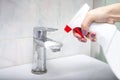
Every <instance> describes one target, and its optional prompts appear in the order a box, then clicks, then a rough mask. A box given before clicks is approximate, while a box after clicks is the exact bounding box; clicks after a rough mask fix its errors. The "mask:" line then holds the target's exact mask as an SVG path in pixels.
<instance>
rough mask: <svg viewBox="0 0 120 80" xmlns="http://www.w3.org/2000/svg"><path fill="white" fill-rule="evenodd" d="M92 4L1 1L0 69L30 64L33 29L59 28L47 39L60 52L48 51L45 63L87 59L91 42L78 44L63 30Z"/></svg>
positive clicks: (79, 0) (90, 0)
mask: <svg viewBox="0 0 120 80" xmlns="http://www.w3.org/2000/svg"><path fill="white" fill-rule="evenodd" d="M84 3H88V4H89V5H90V6H91V8H92V5H93V0H0V68H3V67H9V66H14V65H20V64H25V63H29V62H31V61H32V54H33V52H32V49H33V39H32V37H33V28H34V27H36V26H41V27H52V28H58V29H59V30H58V31H56V32H53V33H48V37H50V38H52V39H54V40H57V41H60V42H62V43H63V47H62V50H61V52H57V53H52V52H51V51H49V50H48V51H47V59H53V58H59V57H65V56H71V55H76V54H86V55H90V46H91V45H90V42H89V41H88V42H87V43H86V44H84V43H81V42H79V41H78V40H77V39H76V38H74V37H73V35H72V33H69V34H67V33H65V32H64V31H63V28H64V26H65V24H66V23H67V22H69V21H70V19H71V18H72V17H73V16H74V14H75V13H76V12H77V11H78V10H79V8H80V7H81V6H82V5H83V4H84Z"/></svg>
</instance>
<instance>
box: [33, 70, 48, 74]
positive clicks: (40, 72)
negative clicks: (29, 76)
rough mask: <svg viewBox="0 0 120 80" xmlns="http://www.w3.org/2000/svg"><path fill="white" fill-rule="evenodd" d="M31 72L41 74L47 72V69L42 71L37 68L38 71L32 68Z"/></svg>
mask: <svg viewBox="0 0 120 80" xmlns="http://www.w3.org/2000/svg"><path fill="white" fill-rule="evenodd" d="M31 72H32V73H33V74H38V75H41V74H44V73H46V72H47V70H44V71H41V70H39V71H36V70H32V71H31Z"/></svg>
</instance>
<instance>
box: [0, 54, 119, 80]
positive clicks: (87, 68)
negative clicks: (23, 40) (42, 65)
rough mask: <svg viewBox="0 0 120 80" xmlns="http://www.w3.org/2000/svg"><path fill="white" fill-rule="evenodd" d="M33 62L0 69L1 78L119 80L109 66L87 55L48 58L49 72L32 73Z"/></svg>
mask: <svg viewBox="0 0 120 80" xmlns="http://www.w3.org/2000/svg"><path fill="white" fill-rule="evenodd" d="M31 67H32V65H31V64H25V65H21V66H15V67H10V68H4V69H0V80H7V79H8V80H36V79H37V80H38V79H39V80H41V79H42V80H46V79H47V80H48V79H51V80H53V79H54V80H67V79H70V80H76V79H79V80H118V79H117V78H116V76H115V75H114V74H113V72H112V71H111V69H110V68H109V66H108V65H107V64H105V63H103V62H101V61H98V60H96V59H94V58H91V57H89V56H85V55H75V56H70V57H64V58H58V59H52V60H47V73H46V74H42V75H35V74H32V73H31Z"/></svg>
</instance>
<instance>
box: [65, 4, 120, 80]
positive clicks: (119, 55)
mask: <svg viewBox="0 0 120 80" xmlns="http://www.w3.org/2000/svg"><path fill="white" fill-rule="evenodd" d="M88 10H89V6H88V5H87V4H84V5H83V7H82V8H81V9H80V10H79V11H78V13H77V14H76V15H75V16H74V17H73V19H72V20H71V21H70V22H69V23H68V24H67V25H66V26H65V28H64V30H65V31H66V32H67V33H68V32H70V31H71V30H72V29H74V28H75V27H80V25H81V23H82V21H83V19H84V17H85V16H86V14H87V12H88ZM90 31H91V32H95V33H96V39H97V40H96V42H97V43H98V44H99V45H100V46H101V47H102V48H103V52H104V56H105V58H106V60H107V62H108V64H109V65H110V67H111V69H112V70H113V72H114V74H115V75H116V76H117V77H118V78H119V79H120V32H119V31H118V30H117V28H116V26H115V25H114V24H108V23H92V24H91V26H90ZM77 33H78V34H79V35H81V36H82V37H84V36H83V35H82V33H81V31H80V30H77ZM116 41H117V42H116Z"/></svg>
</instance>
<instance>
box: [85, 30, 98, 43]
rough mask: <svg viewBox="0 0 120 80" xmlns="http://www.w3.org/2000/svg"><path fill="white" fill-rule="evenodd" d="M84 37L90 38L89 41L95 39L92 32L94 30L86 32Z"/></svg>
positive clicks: (94, 34)
mask: <svg viewBox="0 0 120 80" xmlns="http://www.w3.org/2000/svg"><path fill="white" fill-rule="evenodd" d="M86 37H87V38H88V39H90V40H91V41H93V42H95V41H96V33H94V32H88V34H87V35H86Z"/></svg>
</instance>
